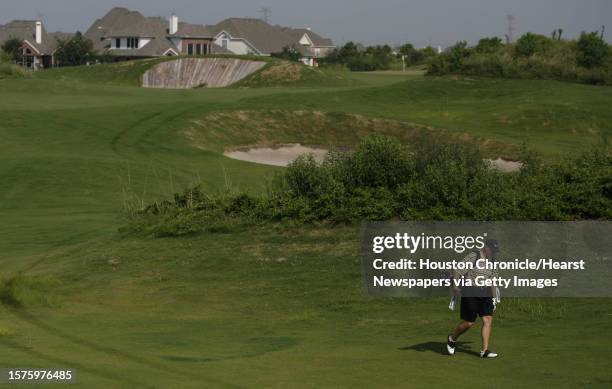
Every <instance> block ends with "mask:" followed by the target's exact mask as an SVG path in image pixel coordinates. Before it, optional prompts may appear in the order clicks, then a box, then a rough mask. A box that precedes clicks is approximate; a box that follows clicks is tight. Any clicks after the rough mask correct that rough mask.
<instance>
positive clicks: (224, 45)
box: [221, 39, 229, 49]
mask: <svg viewBox="0 0 612 389" xmlns="http://www.w3.org/2000/svg"><path fill="white" fill-rule="evenodd" d="M228 43H229V42H228V41H227V39H223V41H222V42H221V45H222V46H223V48H224V49H227V45H228Z"/></svg>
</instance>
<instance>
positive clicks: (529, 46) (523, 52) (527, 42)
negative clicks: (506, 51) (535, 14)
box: [514, 32, 552, 57]
mask: <svg viewBox="0 0 612 389" xmlns="http://www.w3.org/2000/svg"><path fill="white" fill-rule="evenodd" d="M551 44H552V40H551V39H550V38H548V37H546V36H544V35H539V34H532V33H530V32H528V33H526V34H525V35H523V36H521V37H520V38H519V39H518V40H517V41H516V46H515V47H514V53H515V55H516V56H517V57H531V56H533V55H535V54H544V53H545V52H546V49H547V48H549V47H550V46H551Z"/></svg>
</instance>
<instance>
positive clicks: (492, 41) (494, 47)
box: [474, 37, 503, 54]
mask: <svg viewBox="0 0 612 389" xmlns="http://www.w3.org/2000/svg"><path fill="white" fill-rule="evenodd" d="M502 47H503V44H502V40H501V39H500V38H498V37H492V38H482V39H481V40H479V41H478V44H477V45H476V47H475V48H474V49H475V50H476V52H478V53H482V54H491V53H495V52H497V51H499V50H500V49H501V48H502Z"/></svg>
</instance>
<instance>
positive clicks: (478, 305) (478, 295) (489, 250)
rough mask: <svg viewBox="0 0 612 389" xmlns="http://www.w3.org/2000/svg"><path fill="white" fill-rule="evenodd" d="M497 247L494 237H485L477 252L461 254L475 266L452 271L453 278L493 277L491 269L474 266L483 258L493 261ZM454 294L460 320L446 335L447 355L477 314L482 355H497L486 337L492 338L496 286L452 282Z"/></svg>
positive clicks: (453, 351) (494, 273)
mask: <svg viewBox="0 0 612 389" xmlns="http://www.w3.org/2000/svg"><path fill="white" fill-rule="evenodd" d="M498 251H499V246H498V243H497V241H496V240H493V239H488V240H486V241H485V245H484V247H483V248H482V249H481V250H480V251H479V252H473V253H470V254H469V255H468V256H467V257H465V258H464V260H463V262H473V263H474V266H473V268H472V269H468V270H455V271H453V278H454V279H460V278H461V277H464V278H466V279H467V278H469V279H471V280H472V281H474V280H475V279H476V277H484V278H486V279H492V278H494V277H496V276H497V274H496V272H495V271H493V270H486V269H477V268H476V261H478V260H479V259H486V260H487V261H493V260H494V257H495V254H496V253H497V252H498ZM453 294H454V296H455V298H456V299H458V298H459V297H461V322H460V323H459V325H458V326H457V328H455V331H454V332H453V333H452V334H450V335H448V340H447V344H446V349H447V351H448V353H449V354H450V355H454V354H455V347H456V342H457V339H459V337H460V336H461V335H462V334H463V333H464V332H466V331H467V330H469V329H470V328H472V326H473V325H474V322H475V321H476V318H477V317H478V316H480V317H481V318H482V349H481V351H480V357H481V358H496V357H497V356H498V355H497V354H496V353H494V352H493V351H491V350H490V349H489V341H490V339H491V327H492V325H493V312H494V311H495V306H496V303H498V302H499V296H498V295H497V289H496V288H495V287H477V286H471V287H463V288H462V289H461V290H460V289H459V288H458V287H457V286H456V285H455V284H454V283H453Z"/></svg>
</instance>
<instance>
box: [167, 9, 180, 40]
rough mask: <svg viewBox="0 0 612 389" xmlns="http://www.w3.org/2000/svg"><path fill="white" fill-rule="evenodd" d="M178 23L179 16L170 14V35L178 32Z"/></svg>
mask: <svg viewBox="0 0 612 389" xmlns="http://www.w3.org/2000/svg"><path fill="white" fill-rule="evenodd" d="M178 24H179V20H178V16H176V15H175V14H172V16H170V26H169V28H168V32H169V33H170V35H174V34H176V32H177V31H178Z"/></svg>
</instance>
